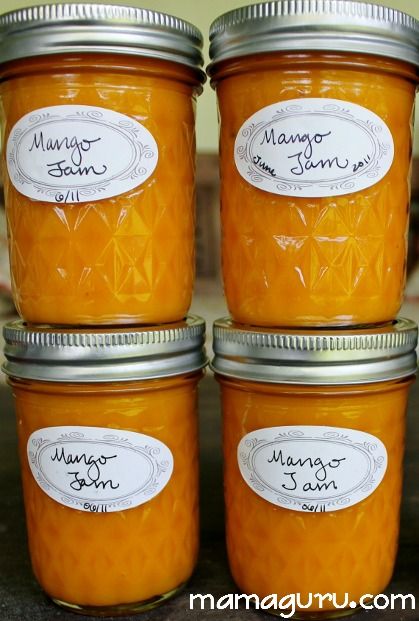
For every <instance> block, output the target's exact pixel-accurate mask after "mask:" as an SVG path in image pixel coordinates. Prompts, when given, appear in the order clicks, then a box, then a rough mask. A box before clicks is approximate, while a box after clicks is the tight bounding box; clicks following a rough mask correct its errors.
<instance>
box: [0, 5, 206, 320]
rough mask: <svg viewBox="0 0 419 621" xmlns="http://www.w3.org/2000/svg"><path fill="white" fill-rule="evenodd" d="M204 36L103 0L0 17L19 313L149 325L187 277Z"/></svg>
mask: <svg viewBox="0 0 419 621" xmlns="http://www.w3.org/2000/svg"><path fill="white" fill-rule="evenodd" d="M201 47H202V36H201V34H200V32H199V31H198V30H197V29H196V28H195V27H194V26H192V25H191V24H189V23H187V22H184V21H183V20H181V19H178V18H176V17H173V16H171V15H166V14H163V13H158V12H156V11H148V10H145V9H139V8H132V7H124V6H108V5H104V4H82V3H80V4H66V3H64V4H51V5H45V6H39V7H32V8H25V9H19V10H17V11H13V12H11V13H6V14H5V15H3V16H1V17H0V104H1V111H2V123H3V132H2V133H3V145H4V154H3V179H4V192H5V203H6V215H7V222H8V232H9V250H10V266H11V277H12V289H13V297H14V301H15V304H16V307H17V310H18V312H19V314H20V315H21V317H22V318H23V319H25V320H26V321H28V322H31V323H49V324H55V325H58V324H62V325H66V324H68V325H77V324H90V325H97V324H109V325H111V324H156V323H170V322H174V321H179V320H181V319H183V318H184V317H185V315H186V314H187V312H188V309H189V306H190V302H191V296H192V288H193V280H194V227H195V215H194V209H195V102H196V98H197V95H198V94H199V93H200V92H201V90H202V83H203V80H204V74H203V72H202V70H201V69H200V67H201V64H202V62H203V60H202V53H201Z"/></svg>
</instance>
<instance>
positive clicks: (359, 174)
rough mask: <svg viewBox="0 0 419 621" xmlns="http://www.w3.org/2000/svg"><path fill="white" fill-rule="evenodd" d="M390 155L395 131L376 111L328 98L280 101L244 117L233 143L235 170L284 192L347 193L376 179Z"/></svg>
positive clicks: (390, 160) (265, 187) (255, 182)
mask: <svg viewBox="0 0 419 621" xmlns="http://www.w3.org/2000/svg"><path fill="white" fill-rule="evenodd" d="M393 157H394V142H393V136H392V134H391V132H390V130H389V128H388V127H387V125H386V124H385V122H384V121H383V119H381V118H380V117H379V116H378V115H377V114H375V113H374V112H372V111H371V110H368V109H367V108H364V107H362V106H359V105H357V104H354V103H351V102H348V101H341V100H337V99H328V98H314V97H313V98H309V97H307V98H304V99H291V100H286V101H280V102H278V103H275V104H271V105H269V106H266V107H265V108H261V109H260V110H258V111H257V112H255V113H254V114H253V115H252V116H250V117H249V118H248V119H246V120H245V121H244V123H243V124H242V126H241V127H240V129H239V131H238V133H237V135H236V139H235V144H234V161H235V164H236V168H237V171H238V172H239V174H240V175H241V176H242V177H243V178H244V179H245V180H246V181H247V182H248V183H250V184H251V185H253V186H255V187H256V188H258V189H259V190H263V191H265V192H271V193H273V194H280V195H284V196H300V197H310V198H314V197H326V196H339V195H343V194H351V193H353V192H358V191H360V190H362V189H365V188H368V187H370V186H372V185H374V184H376V183H378V182H379V181H380V180H381V179H382V178H383V177H384V176H385V175H386V174H387V172H388V171H389V169H390V167H391V165H392V163H393Z"/></svg>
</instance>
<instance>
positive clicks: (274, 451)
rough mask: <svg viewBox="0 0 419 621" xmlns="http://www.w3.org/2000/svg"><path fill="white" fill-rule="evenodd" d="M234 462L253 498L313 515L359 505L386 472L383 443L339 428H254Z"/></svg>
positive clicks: (362, 434) (367, 435)
mask: <svg viewBox="0 0 419 621" xmlns="http://www.w3.org/2000/svg"><path fill="white" fill-rule="evenodd" d="M237 457H238V463H239V468H240V472H241V474H242V476H243V478H244V480H245V481H246V483H247V484H248V485H249V487H251V489H252V490H253V491H254V492H256V494H258V495H259V496H261V497H262V498H264V499H265V500H268V501H269V502H271V503H273V504H275V505H278V506H279V507H283V508H285V509H292V510H293V511H307V512H312V513H314V512H316V513H325V512H326V511H338V510H339V509H346V508H347V507H351V506H352V505H355V504H357V503H358V502H361V501H362V500H364V499H365V498H367V497H368V496H370V495H371V494H372V493H373V492H374V490H375V489H377V487H378V486H379V485H380V483H381V481H382V480H383V477H384V475H385V472H386V469H387V450H386V447H385V446H384V444H383V443H382V442H381V440H379V439H378V438H376V437H375V436H372V435H370V434H368V433H365V432H363V431H356V430H354V429H344V428H340V427H322V426H319V427H317V426H297V427H268V428H266V429H258V430H257V431H253V432H251V433H248V434H247V435H246V436H244V437H243V438H242V439H241V441H240V443H239V446H238V448H237Z"/></svg>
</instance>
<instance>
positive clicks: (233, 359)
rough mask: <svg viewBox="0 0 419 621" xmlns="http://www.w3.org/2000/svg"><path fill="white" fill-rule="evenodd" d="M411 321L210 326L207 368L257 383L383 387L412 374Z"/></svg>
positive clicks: (413, 332) (415, 336)
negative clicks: (339, 326) (299, 327)
mask: <svg viewBox="0 0 419 621" xmlns="http://www.w3.org/2000/svg"><path fill="white" fill-rule="evenodd" d="M417 340H418V329H417V326H416V324H415V323H414V322H413V321H410V320H408V319H398V320H397V321H395V322H393V323H392V324H387V325H385V326H382V327H374V328H364V329H361V328H358V329H354V330H348V329H344V330H342V329H340V330H337V329H335V330H332V329H324V328H322V329H318V330H311V331H310V330H273V329H272V330H271V329H269V328H255V327H253V326H251V327H249V326H241V325H239V324H236V323H234V322H233V321H231V320H230V319H229V318H224V319H219V320H218V321H216V322H215V323H214V344H213V348H214V353H215V357H214V360H213V361H212V365H211V366H212V368H213V370H214V371H216V372H217V373H220V374H221V375H225V376H228V377H234V378H239V379H245V380H252V381H257V382H271V383H284V384H309V385H311V384H312V385H316V384H317V385H330V384H335V385H345V384H369V383H372V382H384V381H388V380H394V379H399V378H402V377H407V376H409V375H412V374H414V373H415V371H416V364H417V362H416V352H415V348H416V345H417Z"/></svg>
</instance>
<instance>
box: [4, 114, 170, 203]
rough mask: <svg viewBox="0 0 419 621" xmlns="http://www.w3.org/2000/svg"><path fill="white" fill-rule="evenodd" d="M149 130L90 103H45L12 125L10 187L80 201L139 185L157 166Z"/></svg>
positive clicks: (45, 198) (49, 197)
mask: <svg viewBox="0 0 419 621" xmlns="http://www.w3.org/2000/svg"><path fill="white" fill-rule="evenodd" d="M157 160H158V148H157V144H156V141H155V140H154V138H153V136H152V134H151V133H150V132H149V131H148V129H146V128H145V127H144V126H143V125H141V124H140V123H138V122H137V121H135V120H134V119H132V118H131V117H129V116H125V115H124V114H120V113H119V112H114V111H113V110H108V109H106V108H97V107H94V106H79V105H76V106H73V105H72V106H50V107H48V108H40V109H38V110H34V111H33V112H30V113H28V114H26V115H25V116H23V117H22V118H21V119H19V121H18V122H17V123H16V124H15V125H14V126H13V128H12V130H11V132H10V135H9V138H8V141H7V152H6V161H7V169H8V172H9V177H10V180H11V182H12V183H13V185H14V186H15V188H16V189H17V190H18V191H19V192H21V193H22V194H24V195H25V196H28V197H29V198H32V199H34V200H39V201H47V202H50V203H83V202H89V201H98V200H101V199H103V198H110V197H112V196H117V195H118V194H123V193H124V192H128V191H129V190H132V189H134V188H136V187H137V186H139V185H141V184H142V183H143V182H144V181H145V180H146V179H148V177H150V175H151V174H152V173H153V171H154V169H155V168H156V166H157Z"/></svg>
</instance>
